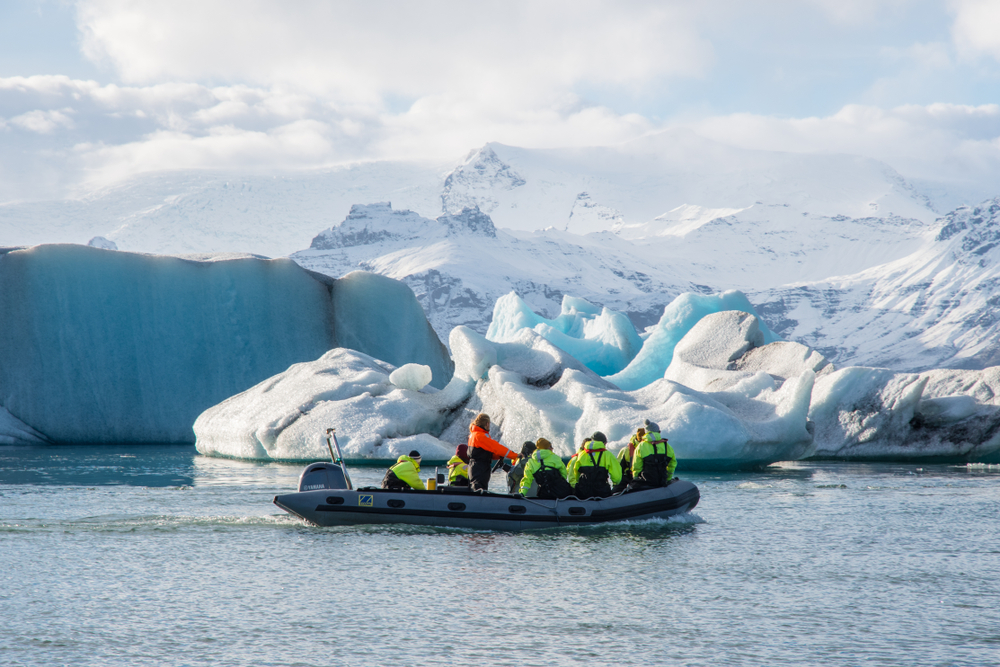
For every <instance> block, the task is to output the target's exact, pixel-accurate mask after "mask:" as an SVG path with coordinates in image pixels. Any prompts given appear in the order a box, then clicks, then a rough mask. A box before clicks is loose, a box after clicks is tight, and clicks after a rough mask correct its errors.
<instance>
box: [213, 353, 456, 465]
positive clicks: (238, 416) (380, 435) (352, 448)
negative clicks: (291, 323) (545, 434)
mask: <svg viewBox="0 0 1000 667" xmlns="http://www.w3.org/2000/svg"><path fill="white" fill-rule="evenodd" d="M393 370H395V369H394V368H393V367H392V366H390V365H389V364H386V363H384V362H380V361H378V360H376V359H373V358H372V357H370V356H368V355H366V354H362V353H360V352H355V351H353V350H347V349H344V348H338V349H335V350H331V351H329V352H327V353H326V354H325V355H323V356H322V357H321V358H319V359H317V360H316V361H312V362H305V363H300V364H295V365H293V366H291V367H290V368H289V369H288V370H286V371H284V372H283V373H279V374H278V375H276V376H274V377H272V378H269V379H268V380H266V381H264V382H261V383H260V384H258V385H256V386H254V387H252V388H250V389H248V390H247V391H245V392H243V393H241V394H238V395H236V396H233V397H231V398H229V399H227V400H225V401H223V402H222V403H220V404H218V405H216V406H214V407H212V408H210V409H208V410H206V411H205V412H203V413H202V414H201V415H200V416H199V417H198V419H197V421H196V422H195V425H194V431H195V434H196V436H197V443H196V444H197V449H198V451H199V452H201V453H202V454H211V455H219V456H227V457H232V458H243V459H257V460H310V459H313V460H314V459H318V458H324V457H325V456H326V455H327V454H326V443H325V441H324V437H323V434H324V433H325V432H326V429H327V428H330V427H334V428H336V429H337V436H338V439H339V442H340V444H341V447H342V449H343V453H344V456H347V457H353V458H375V459H385V458H395V457H396V456H398V455H399V453H393V452H396V448H395V445H394V446H393V447H389V446H387V444H386V443H388V442H390V441H393V442H396V441H398V440H399V439H401V438H406V437H409V436H418V435H428V436H434V435H435V434H440V432H441V430H442V429H443V428H444V425H445V423H446V421H447V419H448V418H449V416H450V415H451V414H452V413H453V412H454V411H455V410H457V409H458V408H460V407H461V406H462V404H464V403H465V402H466V401H467V400H468V399H469V397H470V396H471V394H472V390H473V387H474V384H473V383H472V382H469V381H467V380H464V379H462V378H460V377H456V378H453V380H452V382H450V383H449V384H448V386H447V387H445V388H444V389H443V390H441V391H439V392H437V393H434V394H427V393H422V392H415V391H408V390H404V389H400V388H399V387H397V386H396V385H395V384H393V383H392V382H391V381H390V380H389V377H390V374H391V373H392V371H393ZM428 442H430V441H429V440H428ZM410 449H413V447H410V448H409V449H407V450H406V452H400V453H407V452H409V450H410ZM421 453H422V454H423V453H424V452H422V451H421ZM431 453H432V452H428V454H431ZM434 455H437V454H434ZM449 456H450V454H449Z"/></svg>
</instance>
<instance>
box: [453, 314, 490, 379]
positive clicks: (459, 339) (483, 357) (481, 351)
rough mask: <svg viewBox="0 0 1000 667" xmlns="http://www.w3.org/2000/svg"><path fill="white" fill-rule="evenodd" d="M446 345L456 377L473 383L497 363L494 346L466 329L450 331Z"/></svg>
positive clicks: (460, 328)
mask: <svg viewBox="0 0 1000 667" xmlns="http://www.w3.org/2000/svg"><path fill="white" fill-rule="evenodd" d="M448 345H449V347H451V353H452V355H454V359H455V375H456V376H461V377H463V378H466V379H469V380H473V381H475V380H478V379H480V378H481V377H483V376H484V375H485V374H486V371H487V370H488V369H489V367H490V366H493V365H495V364H496V363H497V348H496V346H495V345H493V344H492V343H490V342H489V341H488V340H486V339H485V338H484V337H483V336H481V335H480V334H477V333H476V332H475V331H473V330H472V329H469V328H468V327H463V326H457V327H455V328H454V329H452V330H451V335H450V336H449V337H448Z"/></svg>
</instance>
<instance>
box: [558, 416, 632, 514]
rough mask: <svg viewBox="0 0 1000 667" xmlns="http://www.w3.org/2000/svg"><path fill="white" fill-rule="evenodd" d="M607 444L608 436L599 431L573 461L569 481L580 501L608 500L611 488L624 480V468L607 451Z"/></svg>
mask: <svg viewBox="0 0 1000 667" xmlns="http://www.w3.org/2000/svg"><path fill="white" fill-rule="evenodd" d="M607 443H608V438H607V436H606V435H604V434H603V433H601V432H600V431H597V432H596V433H594V435H592V436H590V441H589V442H587V444H586V445H585V446H584V449H583V451H582V452H580V453H579V454H577V456H576V458H575V459H574V460H573V466H572V468H571V469H570V471H569V480H568V481H569V483H570V484H572V485H573V495H574V496H576V497H577V498H579V499H580V500H584V499H586V498H607V497H608V496H610V495H611V487H612V486H614V485H616V484H618V483H619V482H620V481H621V479H622V466H621V464H620V463H618V459H616V458H615V457H614V456H612V455H611V452H609V451H607V448H606V445H607ZM609 481H610V484H609V483H608V482H609Z"/></svg>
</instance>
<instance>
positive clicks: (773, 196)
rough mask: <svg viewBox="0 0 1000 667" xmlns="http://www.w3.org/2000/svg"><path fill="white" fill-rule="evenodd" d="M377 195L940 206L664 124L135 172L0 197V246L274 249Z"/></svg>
mask: <svg viewBox="0 0 1000 667" xmlns="http://www.w3.org/2000/svg"><path fill="white" fill-rule="evenodd" d="M381 201H391V202H393V204H394V205H395V206H396V208H399V209H409V210H412V211H415V212H417V213H419V214H420V215H422V216H424V217H428V218H435V217H437V216H438V215H440V214H441V213H450V214H457V213H460V212H461V211H462V210H463V209H465V208H474V207H476V206H478V207H479V209H480V210H481V211H483V212H484V213H487V214H489V215H490V216H491V218H492V219H493V221H494V223H495V224H496V225H497V227H500V228H506V229H513V230H520V231H534V230H540V229H546V228H548V227H554V228H556V229H559V230H563V231H570V232H573V233H576V234H585V233H589V232H595V231H607V230H610V229H612V228H613V227H616V226H617V227H623V228H625V227H631V226H635V225H642V224H644V223H649V222H650V221H653V220H654V219H656V218H657V217H659V216H662V215H663V214H665V213H668V212H670V211H673V210H675V209H677V207H679V206H684V205H692V206H698V207H703V208H706V209H730V210H731V212H732V213H731V214H736V213H735V212H738V211H744V210H745V209H748V207H757V208H758V209H760V207H764V208H768V207H770V209H769V210H771V209H773V210H777V209H778V208H787V209H788V211H790V212H793V213H797V214H806V215H807V216H819V218H830V217H834V216H848V217H850V218H857V219H861V218H866V217H872V216H876V217H880V218H885V217H897V218H901V219H915V220H920V221H923V222H931V221H933V219H934V218H935V217H936V215H937V214H935V213H934V212H933V211H932V210H931V208H930V207H929V205H928V202H927V200H926V198H925V197H923V196H921V195H920V194H919V193H918V192H916V191H915V190H914V189H913V188H912V187H910V185H909V184H908V183H907V182H906V181H905V180H904V179H903V178H902V177H901V176H900V175H899V174H897V173H896V172H895V171H894V170H893V169H892V168H891V167H890V166H888V165H886V164H883V163H881V162H877V161H874V160H870V159H866V158H859V157H856V156H850V155H805V154H792V153H776V152H769V151H751V150H744V149H736V148H732V147H730V146H726V145H723V144H719V143H717V142H713V141H710V140H707V139H704V138H701V137H699V136H697V135H695V134H692V133H690V132H686V131H670V132H663V133H660V134H655V135H651V136H648V137H644V138H642V139H638V140H635V141H632V142H629V143H626V144H622V145H620V146H614V147H595V148H581V149H558V150H557V149H551V150H537V149H524V148H516V147H512V146H504V145H502V144H495V143H491V144H487V145H485V146H483V147H481V148H479V149H477V150H474V151H472V152H471V153H470V154H469V156H468V157H467V159H466V160H464V161H460V162H457V163H455V162H453V163H450V164H445V163H429V162H404V161H388V160H387V161H372V162H364V163H357V164H352V165H345V166H339V167H335V168H328V169H322V170H311V171H300V172H289V171H285V172H280V173H268V174H261V173H252V172H246V173H230V172H216V171H182V172H170V173H160V174H144V175H139V176H136V177H135V178H133V179H132V180H129V181H126V182H124V183H122V184H120V185H116V186H113V187H109V188H105V189H103V190H100V191H97V192H92V193H88V194H86V195H85V196H81V197H80V198H77V199H63V200H52V201H37V202H8V203H3V204H0V246H24V245H35V244H39V243H87V242H88V241H89V240H90V239H92V238H94V237H97V236H101V237H104V238H106V239H108V240H109V241H112V242H114V243H115V244H116V245H117V246H118V248H120V249H122V250H127V251H138V252H151V253H160V254H184V253H200V252H249V253H255V254H260V255H265V256H269V257H278V256H284V255H287V254H289V253H291V252H294V251H296V250H300V249H302V248H304V247H306V246H307V245H308V243H309V240H310V239H311V238H312V237H313V236H314V235H315V234H316V233H317V232H318V231H319V230H322V229H323V228H325V227H329V226H331V225H333V224H335V223H337V222H338V221H340V220H342V219H343V218H344V216H345V215H347V213H348V211H349V210H350V207H351V206H352V205H354V204H372V203H377V202H381ZM714 217H718V216H714ZM789 219H790V220H791V218H789ZM824 277H825V276H824Z"/></svg>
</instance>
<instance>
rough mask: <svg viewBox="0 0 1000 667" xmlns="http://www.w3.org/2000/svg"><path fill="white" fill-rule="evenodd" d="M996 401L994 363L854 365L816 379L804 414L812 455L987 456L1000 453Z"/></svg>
mask: <svg viewBox="0 0 1000 667" xmlns="http://www.w3.org/2000/svg"><path fill="white" fill-rule="evenodd" d="M959 391H961V392H963V393H962V394H958V392H959ZM998 403H1000V368H997V367H992V368H987V369H985V370H982V371H963V370H948V369H938V370H934V371H928V372H926V373H896V372H893V371H891V370H888V369H885V368H866V367H860V366H851V367H847V368H842V369H840V370H838V371H835V372H833V373H829V374H827V375H824V376H822V377H820V378H818V379H817V382H816V386H815V388H814V389H813V395H812V406H811V408H810V411H809V418H810V419H811V420H812V421H813V422H815V425H816V455H817V456H823V457H830V458H848V459H862V460H863V459H875V460H877V459H893V458H895V459H899V458H906V459H914V458H928V457H930V458H947V459H954V458H958V459H965V460H968V459H972V460H984V459H986V460H992V459H995V458H997V457H998V456H1000V405H998Z"/></svg>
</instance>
